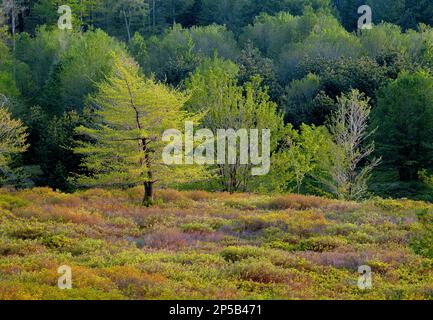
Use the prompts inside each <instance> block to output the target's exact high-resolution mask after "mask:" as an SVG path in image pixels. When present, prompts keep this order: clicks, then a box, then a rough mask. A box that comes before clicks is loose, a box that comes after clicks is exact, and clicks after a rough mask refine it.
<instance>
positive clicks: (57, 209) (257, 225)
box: [0, 188, 433, 299]
mask: <svg viewBox="0 0 433 320" xmlns="http://www.w3.org/2000/svg"><path fill="white" fill-rule="evenodd" d="M140 199H141V194H140V190H138V189H131V190H128V191H107V190H97V189H95V190H89V191H84V192H79V193H76V194H61V193H57V192H54V191H52V190H50V189H47V188H37V189H33V190H26V191H8V190H0V299H250V298H251V299H433V214H432V212H433V206H432V205H430V204H428V203H424V202H415V201H409V200H400V201H397V200H382V199H373V200H370V201H368V202H365V203H361V204H359V203H347V202H339V201H333V200H327V199H322V198H316V197H306V196H298V195H286V196H276V197H270V196H259V195H251V194H234V195H230V194H225V193H206V192H202V191H197V192H195V191H190V192H179V191H175V190H161V191H159V192H158V201H157V202H158V205H157V206H155V207H153V208H143V207H140V205H139V203H140ZM61 265H69V266H71V267H72V272H73V289H72V290H59V289H58V288H57V279H58V277H59V274H58V273H57V268H58V267H59V266H61ZM361 265H369V266H370V267H371V268H372V269H373V286H374V287H373V289H372V290H368V291H361V290H359V289H358V287H357V280H358V274H357V269H358V267H359V266H361Z"/></svg>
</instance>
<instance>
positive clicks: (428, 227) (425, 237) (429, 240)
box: [411, 209, 433, 258]
mask: <svg viewBox="0 0 433 320" xmlns="http://www.w3.org/2000/svg"><path fill="white" fill-rule="evenodd" d="M418 220H419V222H420V224H421V225H420V228H419V229H418V230H417V232H415V234H414V235H413V236H412V241H411V247H412V248H413V250H414V251H415V252H416V253H417V254H419V255H422V256H424V257H429V258H433V214H432V212H431V211H429V210H428V209H426V210H422V211H420V212H419V213H418Z"/></svg>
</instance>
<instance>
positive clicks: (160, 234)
mask: <svg viewBox="0 0 433 320" xmlns="http://www.w3.org/2000/svg"><path fill="white" fill-rule="evenodd" d="M189 240H190V238H189V237H188V236H187V235H186V234H185V233H182V232H181V231H180V230H179V229H177V228H162V229H159V230H157V231H155V232H152V233H150V234H148V235H146V236H145V237H144V239H143V242H144V245H145V246H146V247H151V248H157V249H180V248H182V247H185V246H186V245H187V244H188V242H189Z"/></svg>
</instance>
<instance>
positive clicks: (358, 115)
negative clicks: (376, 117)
mask: <svg viewBox="0 0 433 320" xmlns="http://www.w3.org/2000/svg"><path fill="white" fill-rule="evenodd" d="M369 102H370V99H369V98H368V97H365V96H364V94H363V93H360V92H359V91H358V90H352V91H351V92H350V93H349V94H347V95H345V94H343V95H342V96H341V97H340V98H338V109H337V111H336V112H335V113H334V114H333V115H332V117H331V119H330V121H329V123H328V127H329V131H330V132H331V134H332V137H333V140H334V142H335V145H336V150H335V152H334V159H333V164H332V165H331V169H330V175H329V176H330V177H329V178H330V179H329V180H328V181H327V183H326V184H327V185H328V187H330V189H331V191H332V192H333V193H334V194H335V195H336V196H337V197H338V198H340V199H345V200H359V199H361V198H362V197H364V196H365V194H366V193H367V183H368V180H369V179H370V176H371V172H372V170H373V169H374V168H375V167H376V166H377V165H378V164H379V162H380V161H381V159H376V158H374V159H372V160H371V161H368V158H369V157H370V155H371V154H372V153H373V152H374V148H375V146H374V142H369V138H370V137H371V135H372V134H373V132H374V130H373V131H369V128H368V119H369V116H370V112H371V108H370V105H369Z"/></svg>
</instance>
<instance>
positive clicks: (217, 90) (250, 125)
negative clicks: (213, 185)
mask: <svg viewBox="0 0 433 320" xmlns="http://www.w3.org/2000/svg"><path fill="white" fill-rule="evenodd" d="M237 75H238V68H237V66H236V65H235V64H233V63H232V62H230V61H223V60H220V59H218V58H214V59H213V60H207V61H206V62H205V63H204V64H203V65H201V66H200V67H199V68H198V69H197V70H196V72H195V73H194V74H193V75H192V76H191V77H190V79H188V80H187V88H188V91H189V93H190V100H189V101H188V102H187V107H188V108H190V109H191V110H193V111H202V112H204V113H205V116H204V119H203V126H204V127H205V128H207V129H210V130H211V131H212V132H213V134H214V135H215V136H216V135H217V132H218V130H219V129H225V130H228V129H233V130H235V131H236V130H240V129H246V130H249V129H258V130H264V129H269V130H270V132H271V138H270V151H271V153H273V152H274V151H275V150H276V148H277V146H278V141H279V140H280V139H281V137H282V136H283V135H284V132H283V128H284V123H283V116H282V115H281V114H279V113H278V112H277V105H276V104H275V103H274V102H272V101H270V99H269V95H268V93H267V91H266V89H263V88H262V86H261V79H260V78H258V77H253V78H251V79H250V81H249V82H247V83H245V84H244V85H243V86H239V85H238V83H237ZM249 138H251V137H250V136H249ZM237 152H238V155H237V158H236V160H237V161H236V164H232V163H228V162H226V163H225V164H218V166H217V174H218V175H219V177H220V179H221V183H222V186H223V189H224V190H225V191H229V192H236V191H239V190H242V191H245V190H247V189H248V186H249V185H250V184H251V182H252V176H251V167H252V166H251V165H245V164H241V163H240V161H239V158H240V154H239V150H238V151H237ZM226 154H227V153H226Z"/></svg>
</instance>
